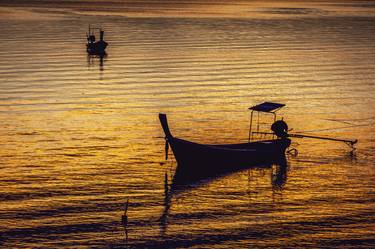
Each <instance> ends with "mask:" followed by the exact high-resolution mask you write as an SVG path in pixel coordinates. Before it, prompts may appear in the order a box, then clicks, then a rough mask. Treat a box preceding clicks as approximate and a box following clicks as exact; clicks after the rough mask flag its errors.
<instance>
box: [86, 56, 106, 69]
mask: <svg viewBox="0 0 375 249" xmlns="http://www.w3.org/2000/svg"><path fill="white" fill-rule="evenodd" d="M107 57H108V55H107V53H100V54H87V67H89V68H91V67H96V65H97V64H98V62H99V70H100V71H104V63H105V61H106V59H107Z"/></svg>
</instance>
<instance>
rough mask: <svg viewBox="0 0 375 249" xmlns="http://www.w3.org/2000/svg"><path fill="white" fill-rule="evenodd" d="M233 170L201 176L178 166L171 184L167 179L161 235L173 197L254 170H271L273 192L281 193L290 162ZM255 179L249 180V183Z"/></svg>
mask: <svg viewBox="0 0 375 249" xmlns="http://www.w3.org/2000/svg"><path fill="white" fill-rule="evenodd" d="M231 168H232V169H233V170H230V171H227V172H225V173H220V174H214V173H212V174H210V175H209V176H208V175H206V174H205V175H200V174H199V172H186V169H187V167H186V165H185V166H184V167H179V166H178V165H177V168H176V172H175V174H174V176H173V179H172V182H171V184H168V177H167V175H166V177H165V180H164V181H165V198H164V210H163V213H162V215H161V217H160V219H159V221H160V234H161V236H164V235H165V233H166V230H167V226H168V216H169V210H170V208H171V205H172V204H173V200H172V199H173V197H174V196H177V195H178V194H179V193H181V192H185V191H188V190H189V189H193V188H195V187H199V186H201V185H203V184H208V183H209V182H211V181H214V180H215V179H218V178H220V177H223V176H226V175H229V174H231V173H234V172H236V171H239V170H248V171H249V175H250V172H251V171H252V170H259V169H267V170H271V177H270V178H271V186H272V191H273V192H281V191H282V189H283V187H284V186H285V184H286V182H287V171H288V162H287V159H286V157H285V156H284V157H282V158H280V159H279V160H277V161H272V162H269V163H262V164H253V165H248V166H247V167H231ZM252 180H254V179H252V178H250V177H249V178H248V181H249V182H250V181H252Z"/></svg>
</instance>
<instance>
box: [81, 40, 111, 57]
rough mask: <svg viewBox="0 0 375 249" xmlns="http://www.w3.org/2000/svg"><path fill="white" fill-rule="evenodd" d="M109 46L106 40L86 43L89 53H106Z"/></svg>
mask: <svg viewBox="0 0 375 249" xmlns="http://www.w3.org/2000/svg"><path fill="white" fill-rule="evenodd" d="M107 46H108V43H107V42H105V41H97V42H89V43H87V44H86V50H87V53H89V54H104V53H105V49H106V48H107Z"/></svg>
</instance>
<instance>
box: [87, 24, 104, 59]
mask: <svg viewBox="0 0 375 249" xmlns="http://www.w3.org/2000/svg"><path fill="white" fill-rule="evenodd" d="M93 30H99V34H100V40H99V41H96V37H95V34H94V31H93ZM86 38H87V43H86V51H87V53H89V54H99V55H100V54H105V49H106V48H107V46H108V43H107V42H105V41H104V31H103V30H102V29H101V28H91V26H89V32H88V33H86Z"/></svg>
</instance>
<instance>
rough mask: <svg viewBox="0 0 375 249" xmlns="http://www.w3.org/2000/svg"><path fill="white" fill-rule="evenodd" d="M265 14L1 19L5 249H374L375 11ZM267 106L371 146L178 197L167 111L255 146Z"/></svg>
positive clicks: (299, 160) (187, 132)
mask: <svg viewBox="0 0 375 249" xmlns="http://www.w3.org/2000/svg"><path fill="white" fill-rule="evenodd" d="M327 6H329V10H327V8H328V7H327ZM332 6H333V7H332ZM340 6H341V5H340ZM345 6H346V5H345ZM258 7H259V6H258ZM263 7H264V8H258V9H256V11H255V12H257V13H258V14H259V15H258V16H256V17H254V18H251V17H246V18H233V16H232V17H227V16H225V15H223V16H222V17H220V16H214V17H212V16H210V17H209V18H207V17H197V16H193V17H191V16H184V17H176V16H173V17H158V16H154V15H153V16H145V17H139V16H138V17H127V16H126V15H118V16H116V15H108V13H107V15H98V16H96V15H92V14H91V15H88V14H87V13H82V12H81V10H80V11H75V12H71V11H65V12H61V11H56V12H53V11H51V10H50V9H49V10H44V11H42V12H41V11H40V10H32V11H31V13H34V15H30V16H28V17H27V18H11V17H9V16H8V17H7V18H5V17H3V18H1V19H0V27H1V32H0V47H1V48H2V49H1V50H0V137H1V141H2V145H1V149H0V158H1V160H0V200H1V207H0V214H1V215H0V219H1V225H0V232H1V240H0V241H1V242H0V243H1V246H3V247H5V248H11V247H12V248H15V247H45V248H51V247H65V248H67V247H68V248H69V247H72V248H77V247H83V248H87V247H115V248H116V247H118V248H122V247H124V246H126V245H128V246H130V247H131V248H140V247H157V246H160V247H163V248H168V247H181V248H185V247H190V248H248V247H310V248H321V247H344V248H351V247H352V248H359V247H363V248H372V247H374V232H373V231H374V228H375V226H374V218H373V217H374V207H375V196H374V182H375V174H374V163H375V154H374V152H375V139H374V131H375V108H374V107H375V98H374V96H375V73H374V72H375V64H374V61H375V45H374V40H375V19H374V12H373V8H370V7H367V5H366V6H365V7H366V8H364V7H363V6H362V7H361V6H359V7H360V8H361V10H364V9H365V10H366V11H365V12H364V11H358V10H357V9H356V8H354V7H353V6H351V7H352V8H354V9H353V11H352V12H353V13H351V12H350V11H347V12H345V13H344V14H343V12H339V11H338V12H334V11H332V8H333V9H334V8H338V7H335V5H333V4H331V5H329V4H321V6H320V7H319V6H318V7H319V8H317V9H318V10H319V11H315V10H313V8H312V7H311V6H307V8H306V9H301V8H300V6H292V7H293V8H290V6H289V7H288V6H285V7H283V8H274V9H272V10H271V9H270V7H269V6H263ZM297 7H298V8H297ZM341 7H342V6H341ZM341 7H340V8H341ZM357 7H358V6H357ZM359 7H358V8H359ZM323 10H324V11H323ZM25 11H26V10H25ZM27 11H30V10H28V9H27ZM33 11H36V12H33ZM265 11H266V12H267V15H266V16H264V12H265ZM327 11H331V12H327ZM276 12H277V13H276ZM35 13H36V14H35ZM90 23H91V24H97V25H101V26H102V27H103V28H104V29H105V31H106V40H107V41H108V42H109V44H110V45H109V47H108V51H107V53H108V55H107V56H106V57H104V58H102V61H101V60H100V58H97V57H95V56H88V55H87V54H86V52H85V32H86V31H87V30H86V29H87V26H88V24H90ZM263 101H275V102H280V103H285V104H286V107H285V108H283V109H282V110H281V111H280V114H281V115H282V116H284V120H285V121H287V122H288V124H289V127H290V128H293V131H294V132H306V133H309V134H312V135H318V136H332V137H342V138H355V139H359V143H358V145H357V146H356V147H357V151H356V153H355V156H350V153H349V152H350V148H348V147H347V146H346V145H345V144H341V143H332V142H325V141H320V140H308V139H302V140H298V139H296V140H294V142H293V145H292V147H293V148H296V149H298V151H299V155H298V156H297V157H292V156H288V167H287V168H286V170H285V171H284V172H281V173H280V172H279V171H278V170H279V169H278V168H277V167H276V166H274V167H272V168H252V169H248V170H244V171H240V172H235V173H232V174H229V175H226V176H223V177H218V178H215V179H211V180H209V181H204V182H201V183H200V184H197V185H195V186H193V187H192V188H188V189H186V190H182V191H178V192H177V193H175V194H174V195H172V196H170V198H167V199H166V198H165V196H164V175H165V173H166V172H167V173H168V175H169V177H171V173H173V171H174V169H175V167H176V164H175V162H174V160H173V156H172V155H171V156H170V159H169V160H168V161H167V162H166V163H164V162H165V160H164V140H163V134H162V130H161V127H160V125H159V123H158V116H157V115H158V113H159V112H164V113H167V114H168V117H169V120H170V126H171V129H172V132H173V133H174V134H175V135H177V136H178V137H182V138H186V139H189V140H194V141H197V142H202V143H228V142H244V141H247V132H248V130H247V129H248V122H249V113H248V111H247V108H248V107H250V106H252V105H255V104H258V103H261V102H263ZM260 118H261V119H262V120H265V121H269V118H268V117H267V116H261V117H260ZM267 118H268V119H267ZM127 198H130V204H129V210H128V216H129V226H128V239H127V240H126V239H125V235H124V229H123V227H122V225H121V215H122V213H123V211H122V210H123V206H124V203H125V202H126V199H127Z"/></svg>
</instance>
